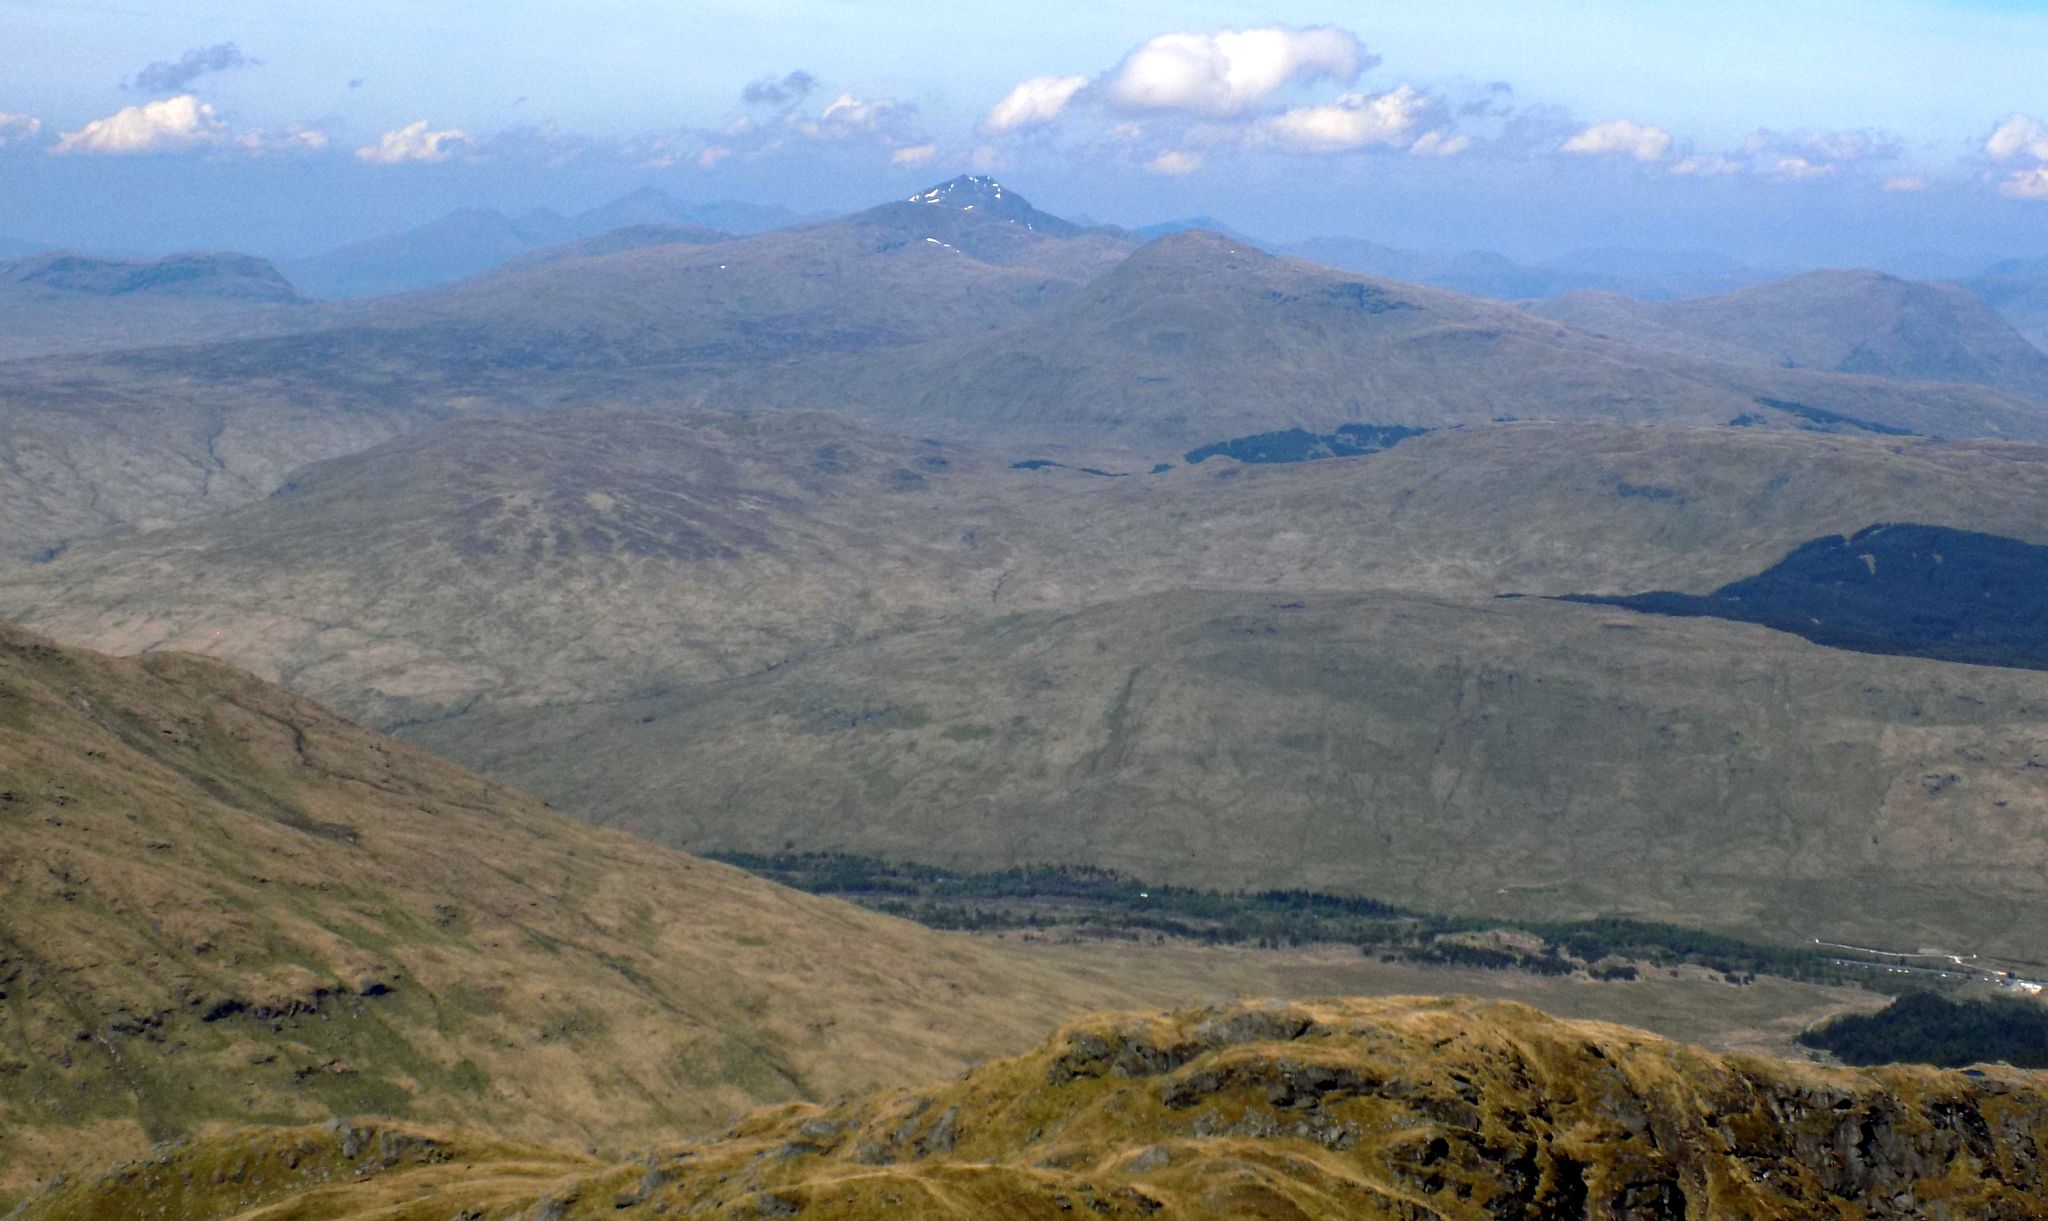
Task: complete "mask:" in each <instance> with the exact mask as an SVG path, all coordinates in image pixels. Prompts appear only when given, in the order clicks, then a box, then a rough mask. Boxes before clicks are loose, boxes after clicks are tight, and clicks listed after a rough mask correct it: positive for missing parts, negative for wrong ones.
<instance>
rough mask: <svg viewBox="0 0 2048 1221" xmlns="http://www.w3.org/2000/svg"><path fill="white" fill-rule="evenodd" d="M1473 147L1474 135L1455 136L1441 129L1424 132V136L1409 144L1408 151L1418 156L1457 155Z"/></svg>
mask: <svg viewBox="0 0 2048 1221" xmlns="http://www.w3.org/2000/svg"><path fill="white" fill-rule="evenodd" d="M1471 147H1472V137H1470V136H1454V135H1452V134H1451V133H1450V132H1447V131H1443V130H1441V129H1439V130H1437V131H1431V132H1424V133H1423V134H1422V137H1421V138H1420V139H1418V140H1417V141H1416V142H1415V143H1413V144H1411V145H1409V146H1408V151H1409V152H1411V153H1414V154H1415V155H1416V156H1418V157H1455V156H1457V155H1458V154H1459V153H1462V152H1464V151H1465V150H1466V149H1468V148H1471Z"/></svg>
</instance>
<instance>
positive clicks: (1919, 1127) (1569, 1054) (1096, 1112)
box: [17, 999, 2048, 1221]
mask: <svg viewBox="0 0 2048 1221" xmlns="http://www.w3.org/2000/svg"><path fill="white" fill-rule="evenodd" d="M2044 1142H2048V1087H2044V1085H2043V1083H2042V1082H2041V1081H2040V1080H2039V1079H2038V1078H2036V1077H2034V1076H2032V1075H2030V1074H2026V1073H2021V1072H2018V1071H2015V1070H2009V1069H1992V1070H1975V1071H1972V1072H1970V1073H1957V1072H1939V1071H1935V1070H1927V1069H1887V1070H1880V1071H1852V1070H1840V1069H1822V1068H1815V1067H1809V1066H1799V1065H1793V1064H1789V1063H1784V1062H1779V1061H1772V1060H1766V1059H1761V1058H1754V1057H1742V1056H1727V1057H1723V1056H1716V1055H1712V1054H1710V1053H1707V1052H1704V1051H1700V1050H1698V1049H1695V1048H1689V1047H1685V1046H1682V1045H1679V1044H1674V1043H1670V1042H1666V1041H1664V1040H1661V1039H1658V1038H1655V1037H1653V1036H1649V1035H1646V1034H1642V1033H1640V1032H1636V1031H1631V1030H1628V1029H1625V1028H1622V1027H1615V1026H1606V1025H1600V1024H1593V1023H1581V1022H1564V1021H1559V1020H1557V1019H1554V1018H1550V1017H1547V1016H1545V1015H1543V1014H1540V1013H1538V1012H1536V1011H1534V1010H1531V1009H1527V1008H1525V1007H1522V1006H1518V1005H1506V1004H1484V1003H1479V1002H1472V1001H1439V1000H1417V999H1402V1000H1380V1001H1368V1000H1332V1001H1322V1002H1314V1003H1305V1004H1299V1005H1278V1004H1271V1003H1265V1004H1260V1003H1248V1004H1240V1005H1233V1006H1228V1007H1223V1008H1211V1009H1205V1010H1198V1011H1190V1012H1181V1013H1172V1014H1155V1015H1108V1016H1101V1017H1094V1018H1088V1019H1083V1020H1081V1021H1079V1022H1075V1023H1073V1024H1071V1025H1069V1026H1067V1027H1065V1028H1063V1029H1062V1030H1061V1031H1059V1032H1058V1033H1057V1034H1055V1035H1054V1036H1053V1037H1052V1038H1051V1039H1050V1040H1048V1041H1047V1042H1046V1043H1044V1044H1043V1045H1042V1046H1040V1047H1039V1048H1038V1049H1037V1050H1036V1051H1034V1052H1032V1053H1031V1054H1029V1055H1026V1056H1023V1057H1020V1058H1018V1059H1015V1060H1009V1061H1005V1062H1000V1063H996V1064H991V1065H987V1066H985V1067H982V1068H979V1069H976V1070H975V1071H973V1072H971V1073H969V1074H967V1075H966V1076H965V1077H963V1078H961V1079H959V1080H957V1081H955V1082H953V1083H952V1084H950V1085H946V1086H941V1087H938V1088H933V1089H924V1090H914V1091H905V1092H897V1093H891V1094H884V1095H880V1096H876V1097H872V1098H868V1099H865V1100H861V1101H855V1102H850V1103H846V1104H843V1105H840V1106H836V1107H829V1108H826V1107H817V1106H794V1107H784V1108H780V1109H776V1110H771V1111H767V1112H763V1113H761V1114H759V1115H756V1116H754V1117H753V1118H750V1119H748V1120H745V1121H742V1122H741V1123H739V1124H738V1125H736V1126H735V1127H734V1128H733V1129H732V1130H731V1131H730V1132H728V1133H727V1134H726V1135H725V1136H724V1137H722V1138H718V1139H714V1140H707V1141H698V1142H691V1143H687V1144H682V1145H675V1146H669V1147H665V1148H661V1149H658V1150H656V1151H654V1152H651V1153H649V1154H648V1155H647V1156H646V1157H644V1158H643V1159H640V1160H637V1161H634V1162H632V1163H628V1164H618V1165H604V1164H601V1163H599V1162H597V1161H596V1160H594V1159H589V1158H582V1157H576V1156H571V1155H563V1154H553V1155H550V1154H548V1153H546V1152H544V1151H542V1150H537V1149H533V1148H525V1147H516V1146H505V1145H502V1144H498V1143H496V1142H493V1141H490V1140H486V1139H482V1138H476V1137H468V1136H462V1135H457V1134H449V1133H426V1132H419V1131H414V1130H410V1129H404V1128H394V1127H388V1126H373V1125H352V1124H349V1123H346V1122H340V1121H337V1122H336V1123H334V1124H330V1125H328V1126H327V1127H326V1128H323V1129H298V1130H288V1131H278V1132H272V1133H265V1134H251V1135H244V1136H237V1137H231V1138H227V1139H224V1140H221V1141H216V1142H208V1143H201V1144H197V1145H187V1146H179V1147H169V1148H164V1149H160V1150H158V1151H156V1153H155V1155H154V1156H153V1157H152V1158H151V1159H149V1160H148V1161H145V1162H141V1163H136V1164H131V1165H127V1166H123V1167H120V1168H117V1169H115V1170H113V1171H111V1172H109V1173H106V1174H103V1175H100V1176H98V1177H93V1178H86V1179H81V1180H78V1181H76V1182H73V1183H69V1184H60V1185H57V1186H55V1187H53V1188H52V1189H50V1190H48V1191H46V1192H45V1193H43V1194H42V1195H40V1196H39V1197H37V1198H35V1199H33V1200H31V1201H29V1202H28V1203H27V1204H26V1205H25V1206H24V1207H23V1208H22V1209H21V1210H20V1211H19V1213H18V1214H17V1217H18V1219H19V1221H60V1219H62V1221H68V1219H71V1218H87V1217H100V1216H108V1215H113V1214H114V1213H122V1212H124V1210H129V1209H132V1208H133V1207H134V1206H135V1205H136V1204H137V1203H138V1202H139V1201H142V1200H145V1199H146V1200H150V1201H154V1202H159V1203H162V1204H170V1203H175V1204H177V1206H178V1208H179V1210H180V1211H179V1213H178V1215H180V1216H183V1217H190V1218H195V1219H196V1218H206V1217H226V1216H231V1215H238V1214H241V1213H242V1212H244V1211H245V1210H251V1209H257V1208H261V1209H262V1210H263V1211H262V1212H261V1215H263V1216H266V1217H268V1216H278V1217H284V1216H292V1217H299V1216H306V1217H310V1216H320V1217H337V1218H339V1217H369V1216H376V1217H379V1218H389V1219H390V1221H401V1219H406V1218H419V1219H421V1221H426V1219H427V1218H434V1219H436V1221H439V1219H441V1218H445V1217H447V1216H449V1215H451V1212H452V1214H453V1215H457V1216H462V1217H466V1218H471V1219H473V1221H485V1219H497V1218H512V1217H529V1218H538V1217H547V1218H556V1219H566V1218H575V1217H595V1216H650V1215H675V1214H687V1215H699V1214H705V1215H715V1216H734V1217H789V1216H801V1217H817V1218H848V1219H851V1218H863V1217H872V1216H916V1217H960V1218H969V1217H990V1216H1002V1217H1011V1218H1038V1217H1045V1218H1053V1217H1062V1216H1072V1215H1089V1214H1095V1215H1102V1216H1121V1217H1146V1216H1154V1215H1159V1216H1173V1217H1217V1218H1221V1217H1231V1218H1439V1217H1440V1218H1474V1219H1475V1221H1476V1219H1480V1218H1552V1217H1556V1218H1564V1217H1599V1218H1700V1217H1745V1218H1794V1217H1799V1218H1804V1217H1840V1218H1851V1217H1855V1218H1872V1219H1875V1218H1894V1217H1896V1218H1904V1217H1934V1216H1939V1217H1947V1218H1970V1217H2026V1216H2037V1215H2040V1207H2041V1206H2040V1192H2041V1189H2042V1186H2043V1178H2042V1159H2043V1156H2044ZM251 1215H255V1214H253V1213H252V1214H251Z"/></svg>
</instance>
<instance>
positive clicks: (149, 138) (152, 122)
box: [51, 93, 227, 156]
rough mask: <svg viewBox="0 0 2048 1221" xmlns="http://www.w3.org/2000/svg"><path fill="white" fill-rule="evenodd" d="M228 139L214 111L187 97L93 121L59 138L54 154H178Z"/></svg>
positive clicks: (179, 97)
mask: <svg viewBox="0 0 2048 1221" xmlns="http://www.w3.org/2000/svg"><path fill="white" fill-rule="evenodd" d="M226 135H227V124H226V123H224V122H222V121H221V119H220V117H219V116H218V115H216V114H215V113H214V111H213V107H211V106H209V105H207V104H206V103H204V102H202V101H200V100H199V99H198V98H195V97H193V96H192V95H191V94H189V93H187V94H181V95H179V96H178V97H174V98H164V99H162V100H161V101H155V102H145V103H143V104H142V105H139V106H127V107H124V108H122V109H120V110H118V111H115V112H114V113H113V114H110V115H108V116H107V117H106V118H104V119H94V120H93V121H92V122H90V123H87V124H86V125H85V126H83V127H81V128H79V129H78V130H77V131H70V132H65V133H64V134H63V135H62V136H60V137H58V140H57V144H56V147H54V148H53V149H52V150H51V151H52V152H56V153H97V154H101V155H108V156H124V155H132V154H136V153H160V152H176V151H180V150H184V149H190V148H197V147H199V146H201V145H207V144H213V143H215V142H217V141H219V140H221V139H223V138H225V137H226Z"/></svg>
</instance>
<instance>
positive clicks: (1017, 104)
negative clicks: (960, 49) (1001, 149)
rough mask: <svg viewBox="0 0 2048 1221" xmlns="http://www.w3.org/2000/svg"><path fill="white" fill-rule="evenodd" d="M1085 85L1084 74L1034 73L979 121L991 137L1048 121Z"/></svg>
mask: <svg viewBox="0 0 2048 1221" xmlns="http://www.w3.org/2000/svg"><path fill="white" fill-rule="evenodd" d="M1087 84H1088V78H1087V77H1085V76H1034V77H1032V78H1031V79H1030V80H1028V81H1024V82H1022V83H1020V84H1019V85H1018V86H1017V87H1016V88H1015V89H1012V90H1010V91H1009V92H1008V93H1006V94H1004V95H1003V100H1002V101H1000V102H997V103H996V104H995V105H994V106H991V107H990V108H989V112H988V117H987V118H985V119H983V120H982V121H981V127H982V130H983V131H986V132H988V133H989V134H990V135H992V136H999V135H1003V134H1004V133H1006V132H1013V131H1023V130H1024V129H1025V128H1029V127H1040V126H1043V125H1045V124H1047V123H1050V122H1052V121H1053V120H1054V119H1056V118H1058V117H1059V116H1060V112H1061V111H1063V110H1065V109H1066V108H1067V103H1069V102H1071V101H1073V100H1074V95H1075V94H1077V93H1079V92H1081V90H1082V89H1083V88H1085V87H1086V86H1087Z"/></svg>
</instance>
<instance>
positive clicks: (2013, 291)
mask: <svg viewBox="0 0 2048 1221" xmlns="http://www.w3.org/2000/svg"><path fill="white" fill-rule="evenodd" d="M1962 285H1963V287H1964V288H1967V289H1969V290H1970V291H1971V292H1974V293H1976V294H1977V295H1978V296H1980V297H1982V298H1984V299H1985V300H1986V301H1989V302H1990V303H1991V307H1992V308H1993V309H1995V310H1997V311H1998V312H1999V313H2000V314H2003V315H2004V316H2005V319H2006V321H2008V322H2010V323H2012V324H2013V325H2014V326H2015V327H2017V328H2019V332H2020V334H2022V335H2025V336H2026V337H2027V338H2028V339H2029V340H2031V341H2032V342H2033V344H2034V346H2036V347H2039V348H2042V349H2044V350H2048V259H2009V260H2007V261H2005V262H2003V263H1997V264H1994V265H1992V266H1991V267H1988V268H1986V269H1985V270H1984V271H1982V272H1979V273H1978V274H1977V275H1974V276H1971V277H1969V278H1968V279H1966V280H1963V281H1962Z"/></svg>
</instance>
